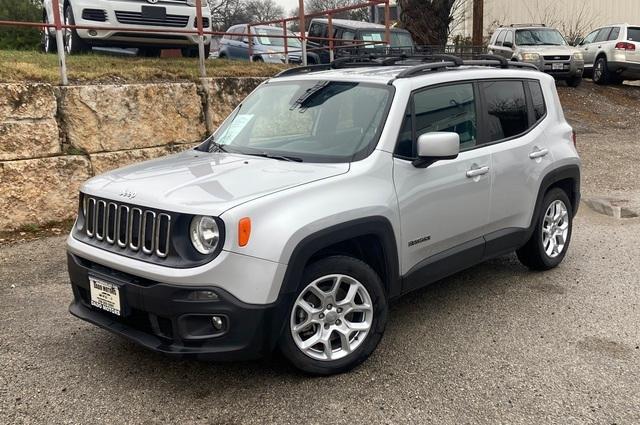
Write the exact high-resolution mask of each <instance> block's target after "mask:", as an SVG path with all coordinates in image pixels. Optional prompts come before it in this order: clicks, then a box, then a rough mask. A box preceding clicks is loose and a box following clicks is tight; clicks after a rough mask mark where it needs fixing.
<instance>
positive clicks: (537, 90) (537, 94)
mask: <svg viewBox="0 0 640 425" xmlns="http://www.w3.org/2000/svg"><path fill="white" fill-rule="evenodd" d="M529 90H530V91H531V103H532V105H533V115H534V117H535V120H536V122H538V121H540V120H541V119H542V117H544V116H545V114H546V113H547V107H546V105H545V104H544V95H543V94H542V88H541V87H540V83H539V82H538V81H529Z"/></svg>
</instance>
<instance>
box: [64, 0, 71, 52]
mask: <svg viewBox="0 0 640 425" xmlns="http://www.w3.org/2000/svg"><path fill="white" fill-rule="evenodd" d="M71 13H72V12H71V9H70V8H67V10H66V12H65V14H64V24H65V25H67V26H68V25H72V23H71ZM72 31H73V30H72V29H71V28H65V29H64V51H65V53H67V54H71V51H72V50H73V33H72Z"/></svg>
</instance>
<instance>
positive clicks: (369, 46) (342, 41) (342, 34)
mask: <svg viewBox="0 0 640 425" xmlns="http://www.w3.org/2000/svg"><path fill="white" fill-rule="evenodd" d="M332 26H333V36H330V35H329V21H328V20H327V19H326V18H316V19H313V20H312V21H311V24H310V25H309V32H308V33H307V37H308V41H307V48H308V49H309V54H308V58H309V62H310V63H313V62H315V63H329V41H328V40H322V39H323V38H337V39H339V41H335V42H334V57H336V58H339V57H344V56H349V55H365V54H368V53H377V52H380V51H386V45H385V44H384V31H385V27H384V25H380V24H373V23H370V22H360V21H350V20H347V19H333V20H332ZM390 32H391V40H390V41H391V43H390V44H391V49H392V50H394V51H398V52H402V53H407V54H411V53H412V52H413V50H414V46H415V45H414V42H413V39H412V38H411V34H410V33H409V31H407V30H404V29H401V28H391V29H390ZM313 49H319V50H313Z"/></svg>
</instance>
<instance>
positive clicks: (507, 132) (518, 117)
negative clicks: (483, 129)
mask: <svg viewBox="0 0 640 425" xmlns="http://www.w3.org/2000/svg"><path fill="white" fill-rule="evenodd" d="M480 89H481V91H482V95H483V99H484V102H485V108H484V109H485V111H486V112H485V121H486V125H487V136H488V140H487V142H489V143H491V142H496V141H499V140H502V139H507V138H509V137H513V136H517V135H518V134H521V133H524V132H525V131H527V130H528V128H529V116H528V111H527V101H526V97H525V94H524V85H523V83H522V81H488V82H483V83H480Z"/></svg>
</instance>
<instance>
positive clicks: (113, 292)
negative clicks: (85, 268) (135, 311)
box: [89, 277, 122, 316]
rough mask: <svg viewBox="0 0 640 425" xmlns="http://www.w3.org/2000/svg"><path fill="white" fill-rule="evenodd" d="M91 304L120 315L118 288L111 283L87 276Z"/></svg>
mask: <svg viewBox="0 0 640 425" xmlns="http://www.w3.org/2000/svg"><path fill="white" fill-rule="evenodd" d="M89 287H90V291H91V305H92V306H94V307H98V308H100V309H102V310H104V311H108V312H109V313H112V314H115V315H117V316H120V315H121V314H122V312H121V310H120V289H119V288H118V286H117V285H114V284H113V283H109V282H105V281H104V280H100V279H96V278H95V277H89Z"/></svg>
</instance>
